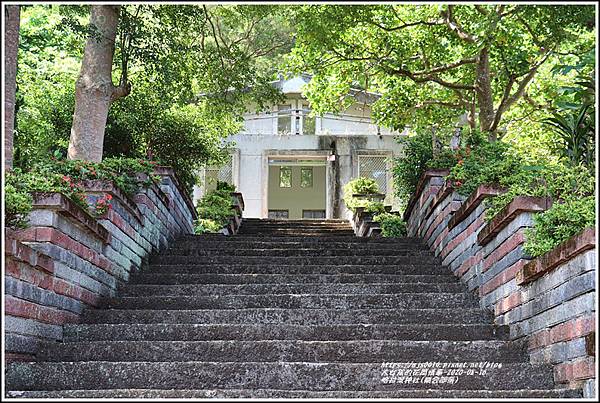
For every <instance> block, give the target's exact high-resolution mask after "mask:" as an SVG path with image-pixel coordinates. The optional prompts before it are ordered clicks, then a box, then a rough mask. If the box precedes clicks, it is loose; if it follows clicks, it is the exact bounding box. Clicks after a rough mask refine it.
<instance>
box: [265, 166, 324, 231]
mask: <svg viewBox="0 0 600 403" xmlns="http://www.w3.org/2000/svg"><path fill="white" fill-rule="evenodd" d="M326 171H327V170H326V165H325V161H323V160H304V159H270V160H269V180H268V184H269V185H268V196H267V197H268V200H267V206H268V217H269V218H283V219H286V218H287V219H292V220H294V219H295V220H297V219H315V218H325V216H326V213H325V211H326V176H327V172H326Z"/></svg>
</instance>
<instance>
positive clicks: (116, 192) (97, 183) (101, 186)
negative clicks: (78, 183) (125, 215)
mask: <svg viewBox="0 0 600 403" xmlns="http://www.w3.org/2000/svg"><path fill="white" fill-rule="evenodd" d="M83 187H84V188H85V191H86V193H109V194H111V195H112V196H114V197H116V198H117V199H119V201H120V202H121V204H122V205H123V206H124V207H125V209H126V210H127V211H129V213H130V214H131V215H132V216H134V217H135V218H136V220H137V221H138V222H139V223H140V224H142V213H141V212H140V209H139V208H138V206H137V204H136V203H135V202H134V201H133V200H132V199H131V198H130V197H129V196H128V195H126V194H125V193H124V192H123V191H122V190H121V189H119V188H118V187H117V186H116V185H115V184H114V183H113V182H111V181H106V180H101V179H95V180H87V181H84V182H83Z"/></svg>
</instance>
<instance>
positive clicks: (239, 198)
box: [231, 192, 246, 211]
mask: <svg viewBox="0 0 600 403" xmlns="http://www.w3.org/2000/svg"><path fill="white" fill-rule="evenodd" d="M231 197H232V198H233V199H234V200H237V204H238V205H239V206H240V208H241V209H242V211H243V210H244V208H245V207H246V205H245V204H244V196H242V193H241V192H231Z"/></svg>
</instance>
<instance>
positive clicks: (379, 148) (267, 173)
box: [194, 76, 400, 219]
mask: <svg viewBox="0 0 600 403" xmlns="http://www.w3.org/2000/svg"><path fill="white" fill-rule="evenodd" d="M309 80H310V77H309V76H302V77H295V78H293V79H289V80H280V81H277V82H274V85H276V86H278V87H279V88H280V89H281V91H282V92H283V94H284V95H285V97H286V100H285V102H284V103H282V104H279V105H273V106H272V107H271V109H270V110H269V111H267V112H261V113H255V112H249V113H247V114H246V115H245V116H244V122H245V127H244V130H243V131H242V132H241V133H239V134H237V135H235V136H232V137H231V138H229V140H232V141H233V142H234V143H235V148H234V149H233V151H232V153H231V159H230V161H229V163H227V164H225V165H224V166H222V167H212V168H207V169H205V171H204V172H203V175H202V176H203V178H204V181H203V182H204V185H203V186H200V187H197V188H195V189H194V201H196V200H197V199H199V198H200V197H201V196H202V194H203V192H204V188H207V187H208V188H209V187H210V186H211V183H213V184H214V182H215V179H216V178H218V179H219V180H224V181H227V182H230V183H233V184H234V185H235V186H236V187H237V189H238V190H239V191H240V192H242V194H243V197H244V201H245V210H244V217H258V218H268V217H271V218H290V219H298V218H345V217H347V214H348V212H347V209H346V207H345V205H344V202H343V186H344V185H345V184H346V183H347V182H348V181H350V180H351V179H353V178H356V177H358V176H364V177H371V178H374V179H375V180H376V181H377V182H378V184H379V187H380V190H381V192H382V193H386V194H387V195H388V197H387V198H386V203H387V204H392V201H393V197H392V194H393V189H392V177H391V164H392V161H391V157H394V156H397V155H398V153H399V152H400V145H399V144H398V142H397V141H396V139H395V138H394V136H397V135H399V133H398V132H393V131H390V130H388V129H386V128H383V127H378V126H377V125H375V124H373V123H372V121H371V108H370V104H371V103H372V102H373V101H374V100H375V99H376V98H377V95H376V94H372V93H366V94H365V93H364V92H360V91H354V92H353V96H354V99H355V100H356V101H355V102H354V104H352V105H351V106H350V107H349V108H348V109H347V110H345V111H344V112H343V113H340V114H331V113H327V114H324V115H323V116H321V117H319V116H317V117H311V116H310V115H309V112H310V106H309V104H308V101H307V100H306V99H305V98H303V97H302V87H303V86H304V84H306V83H307V82H308V81H309ZM249 109H250V108H249ZM213 186H214V185H213Z"/></svg>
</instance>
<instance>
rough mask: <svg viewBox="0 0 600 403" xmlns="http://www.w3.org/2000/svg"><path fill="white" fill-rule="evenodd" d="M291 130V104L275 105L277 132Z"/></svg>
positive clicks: (282, 132)
mask: <svg viewBox="0 0 600 403" xmlns="http://www.w3.org/2000/svg"><path fill="white" fill-rule="evenodd" d="M291 132H292V105H278V106H277V134H290V133H291Z"/></svg>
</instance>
